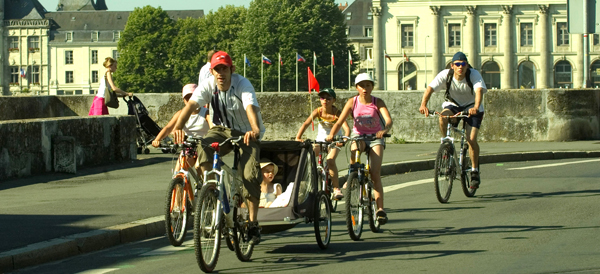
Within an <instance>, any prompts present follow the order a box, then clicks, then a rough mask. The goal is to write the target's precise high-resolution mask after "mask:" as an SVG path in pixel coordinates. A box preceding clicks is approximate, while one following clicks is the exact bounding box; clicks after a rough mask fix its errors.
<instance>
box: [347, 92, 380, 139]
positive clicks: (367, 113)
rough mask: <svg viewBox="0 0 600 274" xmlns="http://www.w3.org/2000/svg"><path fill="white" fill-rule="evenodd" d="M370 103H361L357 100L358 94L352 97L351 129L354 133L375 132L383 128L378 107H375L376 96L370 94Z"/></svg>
mask: <svg viewBox="0 0 600 274" xmlns="http://www.w3.org/2000/svg"><path fill="white" fill-rule="evenodd" d="M371 97H372V99H371V103H370V104H368V105H363V104H361V103H360V102H359V99H358V96H356V97H354V109H353V110H352V115H353V116H354V126H353V127H352V131H353V132H354V133H356V134H375V133H377V132H378V131H380V130H382V129H383V126H382V125H381V118H380V117H379V109H378V108H377V97H374V96H371Z"/></svg>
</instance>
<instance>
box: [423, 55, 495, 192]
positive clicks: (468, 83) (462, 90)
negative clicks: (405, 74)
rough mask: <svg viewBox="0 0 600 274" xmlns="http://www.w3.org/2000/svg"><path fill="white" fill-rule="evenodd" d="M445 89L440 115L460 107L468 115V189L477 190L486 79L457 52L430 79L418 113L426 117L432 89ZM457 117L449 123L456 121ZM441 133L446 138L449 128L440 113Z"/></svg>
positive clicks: (458, 109) (479, 181)
mask: <svg viewBox="0 0 600 274" xmlns="http://www.w3.org/2000/svg"><path fill="white" fill-rule="evenodd" d="M440 90H445V91H446V101H445V102H444V103H443V104H442V108H443V111H442V112H441V113H440V115H443V116H449V115H456V114H458V113H460V112H462V111H463V110H468V116H469V117H468V118H465V119H466V122H467V126H466V129H465V138H466V139H467V142H468V143H469V156H470V157H471V164H472V170H471V188H472V189H477V188H478V187H479V184H480V183H481V180H480V176H479V151H480V149H479V144H478V143H477V134H478V133H479V128H480V127H481V122H482V120H483V114H484V109H483V104H482V102H483V94H485V93H486V92H487V87H486V86H485V82H484V81H483V78H482V77H481V74H480V73H479V71H477V70H475V69H473V68H471V66H470V65H469V62H468V60H467V56H466V55H465V54H464V53H462V52H460V51H459V52H457V53H455V54H454V56H453V57H452V64H451V68H450V69H445V70H442V71H441V72H440V73H438V75H437V76H436V77H435V78H434V79H433V81H431V83H430V84H429V86H428V87H427V90H426V91H425V94H423V99H422V101H421V106H420V107H419V112H421V114H425V116H429V109H428V108H427V102H429V98H430V97H431V94H432V93H433V92H435V91H440ZM455 120H456V119H452V120H451V121H450V122H452V123H457V121H455ZM439 126H440V133H441V134H442V137H446V128H447V127H448V119H446V118H443V117H442V116H440V120H439Z"/></svg>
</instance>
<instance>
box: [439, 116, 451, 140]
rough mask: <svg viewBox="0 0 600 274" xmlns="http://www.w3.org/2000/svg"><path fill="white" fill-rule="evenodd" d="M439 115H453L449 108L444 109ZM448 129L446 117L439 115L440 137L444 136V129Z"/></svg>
mask: <svg viewBox="0 0 600 274" xmlns="http://www.w3.org/2000/svg"><path fill="white" fill-rule="evenodd" d="M440 115H444V116H448V115H454V114H453V113H452V111H451V110H449V109H444V110H443V111H442V112H441V113H440ZM447 129H448V119H447V118H442V117H441V116H440V133H441V134H442V137H446V131H447Z"/></svg>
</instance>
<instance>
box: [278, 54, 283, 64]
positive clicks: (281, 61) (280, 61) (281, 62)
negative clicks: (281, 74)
mask: <svg viewBox="0 0 600 274" xmlns="http://www.w3.org/2000/svg"><path fill="white" fill-rule="evenodd" d="M279 63H280V64H281V65H282V66H283V59H281V55H279Z"/></svg>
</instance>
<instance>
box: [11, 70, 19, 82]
mask: <svg viewBox="0 0 600 274" xmlns="http://www.w3.org/2000/svg"><path fill="white" fill-rule="evenodd" d="M19 76H20V75H19V68H18V67H10V82H11V83H18V82H19Z"/></svg>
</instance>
